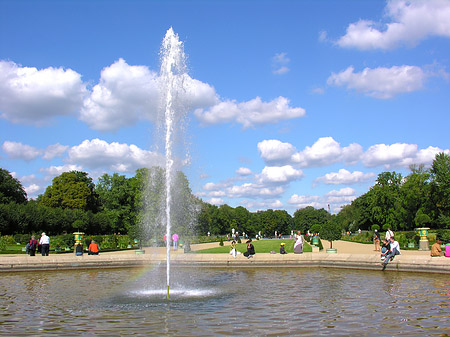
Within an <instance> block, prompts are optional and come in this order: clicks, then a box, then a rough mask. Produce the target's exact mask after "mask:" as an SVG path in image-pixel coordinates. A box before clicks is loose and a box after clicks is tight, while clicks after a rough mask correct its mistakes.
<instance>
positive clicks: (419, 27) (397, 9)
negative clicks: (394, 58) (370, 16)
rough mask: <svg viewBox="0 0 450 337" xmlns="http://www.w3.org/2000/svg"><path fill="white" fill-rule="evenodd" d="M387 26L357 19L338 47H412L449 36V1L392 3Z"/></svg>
mask: <svg viewBox="0 0 450 337" xmlns="http://www.w3.org/2000/svg"><path fill="white" fill-rule="evenodd" d="M385 18H386V21H387V23H386V24H383V23H380V22H374V21H370V20H360V21H358V22H356V23H352V24H350V25H349V26H348V27H347V31H346V34H345V35H344V36H342V37H341V38H340V39H339V40H338V41H337V45H339V46H340V47H345V48H357V49H361V50H369V49H393V48H396V47H399V46H401V45H409V46H415V45H416V44H418V43H419V42H420V41H422V40H424V39H425V38H427V37H429V36H441V37H447V38H448V37H450V1H449V0H427V1H423V0H409V1H406V0H392V1H388V3H387V6H386V9H385Z"/></svg>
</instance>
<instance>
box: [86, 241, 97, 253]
mask: <svg viewBox="0 0 450 337" xmlns="http://www.w3.org/2000/svg"><path fill="white" fill-rule="evenodd" d="M88 255H98V244H97V243H96V242H95V241H94V240H92V241H91V244H90V245H89V252H88Z"/></svg>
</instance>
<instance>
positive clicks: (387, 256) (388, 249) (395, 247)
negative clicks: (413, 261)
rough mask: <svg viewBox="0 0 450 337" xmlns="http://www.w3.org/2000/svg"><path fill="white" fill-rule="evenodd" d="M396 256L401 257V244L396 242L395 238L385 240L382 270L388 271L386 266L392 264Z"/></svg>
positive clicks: (382, 253) (382, 248)
mask: <svg viewBox="0 0 450 337" xmlns="http://www.w3.org/2000/svg"><path fill="white" fill-rule="evenodd" d="M396 255H401V252H400V244H399V243H398V242H397V241H396V240H395V238H394V236H393V235H392V236H390V237H389V240H388V239H387V238H385V239H384V240H383V244H382V246H381V261H382V262H381V265H382V266H383V269H382V270H385V269H386V266H387V264H388V263H389V262H391V261H392V260H393V259H394V257H395V256H396Z"/></svg>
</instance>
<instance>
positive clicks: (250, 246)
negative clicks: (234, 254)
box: [244, 239, 255, 259]
mask: <svg viewBox="0 0 450 337" xmlns="http://www.w3.org/2000/svg"><path fill="white" fill-rule="evenodd" d="M253 255H255V247H254V246H253V244H252V239H249V240H248V241H247V251H246V252H245V253H244V256H245V257H246V258H247V259H249V258H251V257H253Z"/></svg>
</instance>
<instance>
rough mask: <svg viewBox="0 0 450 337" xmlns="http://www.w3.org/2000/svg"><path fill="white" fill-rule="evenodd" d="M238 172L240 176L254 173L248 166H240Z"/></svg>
mask: <svg viewBox="0 0 450 337" xmlns="http://www.w3.org/2000/svg"><path fill="white" fill-rule="evenodd" d="M236 173H237V174H238V175H240V176H249V175H251V174H253V172H252V170H250V169H249V168H247V167H240V168H239V169H237V170H236Z"/></svg>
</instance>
